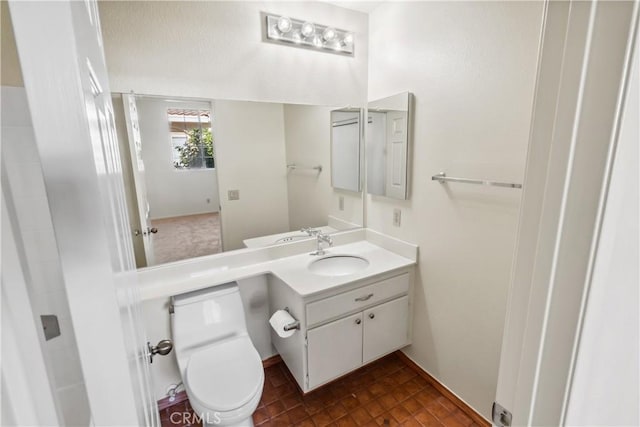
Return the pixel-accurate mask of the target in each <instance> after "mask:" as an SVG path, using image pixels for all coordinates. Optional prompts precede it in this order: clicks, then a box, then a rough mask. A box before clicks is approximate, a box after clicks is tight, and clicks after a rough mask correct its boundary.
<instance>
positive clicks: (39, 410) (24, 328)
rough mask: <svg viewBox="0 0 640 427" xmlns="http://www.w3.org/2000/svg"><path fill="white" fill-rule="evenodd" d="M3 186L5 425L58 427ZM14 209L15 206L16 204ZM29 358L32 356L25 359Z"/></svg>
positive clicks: (3, 367)
mask: <svg viewBox="0 0 640 427" xmlns="http://www.w3.org/2000/svg"><path fill="white" fill-rule="evenodd" d="M5 191H7V186H6V182H5V180H4V177H3V183H2V196H1V197H2V203H0V205H1V209H2V269H1V271H2V278H1V281H2V298H1V300H2V310H1V313H2V424H3V425H4V424H5V423H6V424H7V425H16V426H19V425H24V426H27V425H47V426H58V425H60V421H59V419H58V415H57V414H58V412H57V405H56V399H55V397H54V392H53V387H52V385H51V381H50V380H49V375H48V371H47V365H46V362H45V359H44V354H43V353H42V347H41V345H40V341H41V339H40V332H39V331H38V327H39V325H37V324H36V322H35V320H34V319H35V316H34V314H33V309H32V306H31V300H30V299H29V294H28V291H27V279H26V277H25V270H24V265H25V264H24V262H25V257H24V253H23V252H21V249H20V245H19V243H18V240H17V239H16V236H15V232H16V231H17V230H18V226H17V224H16V223H15V220H16V218H15V215H11V213H10V210H12V209H13V208H11V209H10V208H9V206H8V205H7V202H8V199H9V198H8V197H5ZM12 206H13V205H12ZM26 355H28V357H26Z"/></svg>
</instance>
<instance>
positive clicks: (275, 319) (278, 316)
mask: <svg viewBox="0 0 640 427" xmlns="http://www.w3.org/2000/svg"><path fill="white" fill-rule="evenodd" d="M295 321H296V319H294V318H293V316H291V315H290V314H289V313H288V312H287V311H285V310H278V311H276V312H275V313H273V316H271V319H269V323H270V324H271V327H272V328H273V330H274V331H276V333H277V334H278V335H279V336H281V337H282V338H288V337H290V336H291V335H293V334H294V333H295V332H296V330H295V329H292V330H290V331H285V330H284V327H285V325H290V324H292V323H293V322H295Z"/></svg>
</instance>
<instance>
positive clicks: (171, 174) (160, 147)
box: [136, 97, 219, 219]
mask: <svg viewBox="0 0 640 427" xmlns="http://www.w3.org/2000/svg"><path fill="white" fill-rule="evenodd" d="M136 103H137V106H138V119H139V122H140V138H141V139H142V158H143V160H144V167H145V181H146V186H147V200H148V201H149V206H150V215H151V218H152V219H158V218H170V217H175V216H182V215H193V214H199V213H207V212H218V206H219V204H218V198H219V197H218V182H217V177H216V171H215V169H200V170H178V169H176V168H175V167H174V166H173V160H172V152H171V150H172V146H171V133H170V130H169V122H168V119H167V109H168V108H186V109H203V110H211V104H210V103H209V102H196V101H185V102H169V101H166V100H164V99H159V98H145V97H138V98H137V99H136ZM213 120H215V116H214V117H213ZM215 139H216V135H214V143H215Z"/></svg>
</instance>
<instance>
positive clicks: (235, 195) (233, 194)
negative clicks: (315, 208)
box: [228, 190, 240, 200]
mask: <svg viewBox="0 0 640 427" xmlns="http://www.w3.org/2000/svg"><path fill="white" fill-rule="evenodd" d="M228 199H229V200H240V190H229V192H228Z"/></svg>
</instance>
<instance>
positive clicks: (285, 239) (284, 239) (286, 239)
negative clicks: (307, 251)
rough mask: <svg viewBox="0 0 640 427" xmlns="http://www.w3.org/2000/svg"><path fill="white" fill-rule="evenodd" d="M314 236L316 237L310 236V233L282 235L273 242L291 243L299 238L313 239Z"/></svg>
mask: <svg viewBox="0 0 640 427" xmlns="http://www.w3.org/2000/svg"><path fill="white" fill-rule="evenodd" d="M313 238H314V237H313V236H309V235H308V234H296V235H293V236H286V237H281V238H279V239H278V240H276V241H275V242H273V243H289V242H295V241H298V240H304V239H313Z"/></svg>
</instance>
